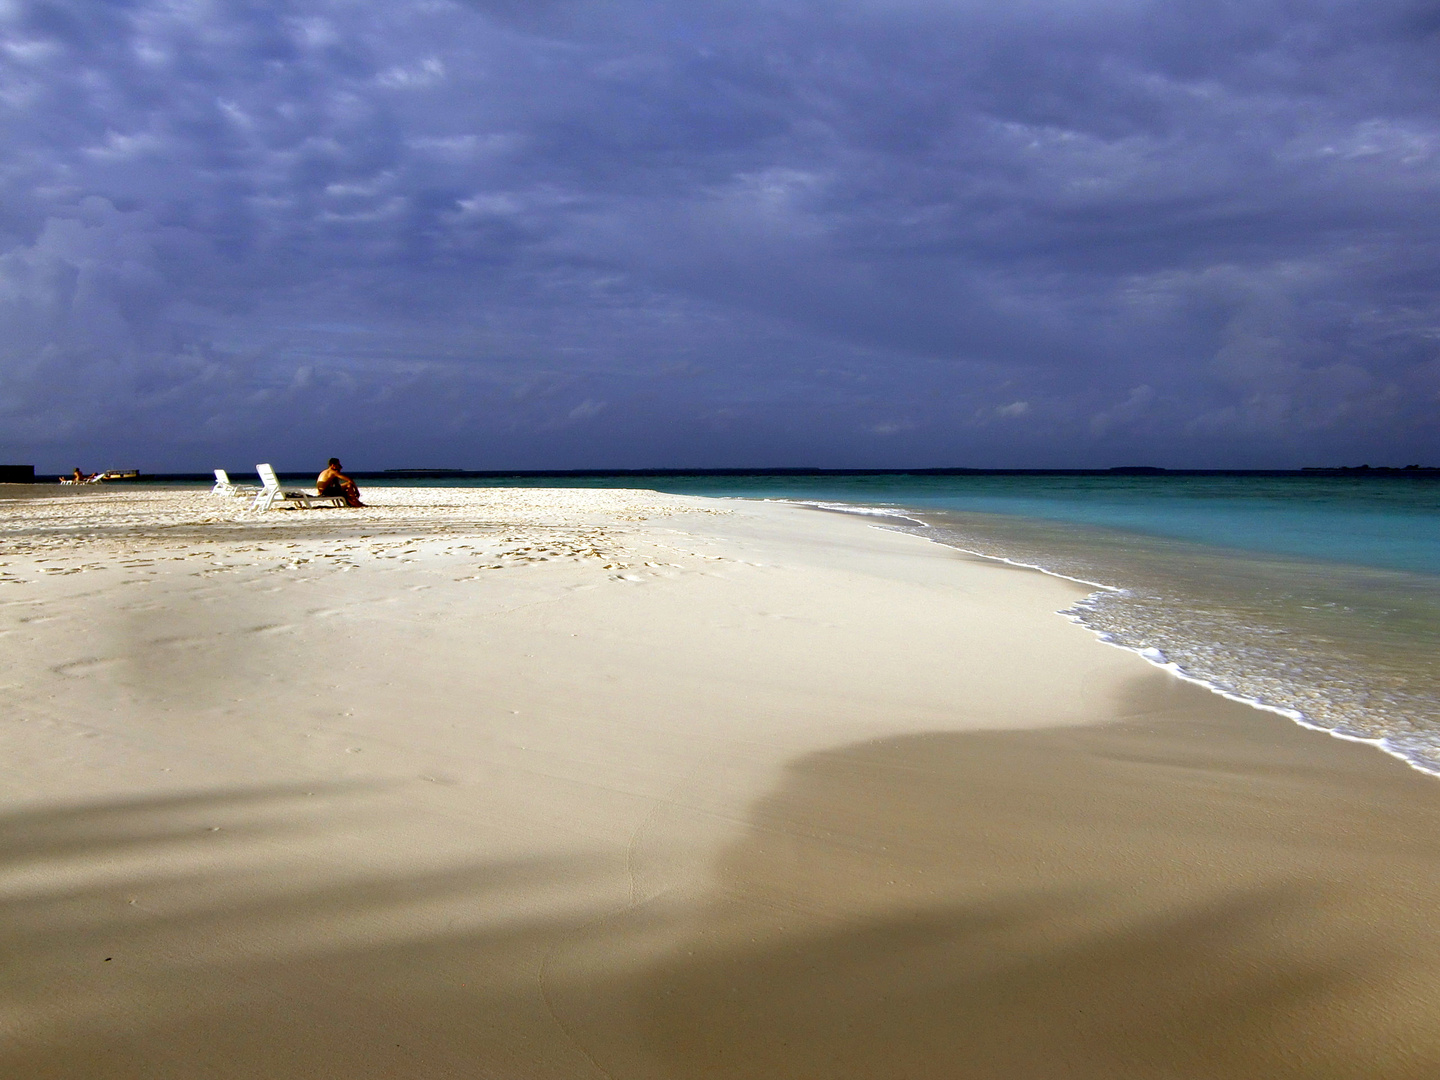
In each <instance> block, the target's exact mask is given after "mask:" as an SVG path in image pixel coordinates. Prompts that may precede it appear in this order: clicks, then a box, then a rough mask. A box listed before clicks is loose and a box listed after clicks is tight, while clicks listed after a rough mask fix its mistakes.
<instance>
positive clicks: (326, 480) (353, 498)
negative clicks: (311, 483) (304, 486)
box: [315, 457, 365, 506]
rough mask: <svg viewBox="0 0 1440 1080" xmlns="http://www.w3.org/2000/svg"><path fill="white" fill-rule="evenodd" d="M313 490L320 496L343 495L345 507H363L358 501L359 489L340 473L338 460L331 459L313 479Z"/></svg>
mask: <svg viewBox="0 0 1440 1080" xmlns="http://www.w3.org/2000/svg"><path fill="white" fill-rule="evenodd" d="M315 490H316V491H318V492H319V493H320V494H321V495H343V496H344V497H345V505H346V506H364V505H365V504H364V503H362V502H361V501H360V489H359V488H358V487H356V486H355V481H354V480H351V479H350V478H349V477H348V476H346V475H345V474H344V473H342V472H341V471H340V459H339V458H333V457H332V458H331V459H330V464H329V465H326V466H325V471H324V472H322V473H321V474H320V475H319V476H318V477H316V479H315Z"/></svg>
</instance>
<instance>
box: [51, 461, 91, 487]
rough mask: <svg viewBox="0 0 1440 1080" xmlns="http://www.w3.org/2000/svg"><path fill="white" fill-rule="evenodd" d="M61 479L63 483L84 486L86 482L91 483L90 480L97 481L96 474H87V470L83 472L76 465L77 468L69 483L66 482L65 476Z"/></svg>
mask: <svg viewBox="0 0 1440 1080" xmlns="http://www.w3.org/2000/svg"><path fill="white" fill-rule="evenodd" d="M60 479H61V481H62V482H68V483H71V484H84V483H86V482H88V481H90V480H94V479H95V474H94V473H87V472H85V470H83V469H82V468H80V466H79V465H76V466H75V471H74V472H73V473H71V474H70V479H69V480H68V481H65V477H63V476H62V477H61V478H60Z"/></svg>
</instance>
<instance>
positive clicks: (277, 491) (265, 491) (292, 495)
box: [251, 465, 345, 510]
mask: <svg viewBox="0 0 1440 1080" xmlns="http://www.w3.org/2000/svg"><path fill="white" fill-rule="evenodd" d="M255 471H256V472H257V473H259V474H260V483H261V484H262V485H263V486H262V487H261V488H260V494H258V495H256V496H255V502H254V503H253V504H252V507H251V508H252V509H255V510H269V509H270V507H272V506H274V505H275V504H276V503H277V502H278V503H280V504H281V505H283V506H294V507H297V508H298V509H301V510H308V509H309V508H310V507H312V506H344V505H345V496H344V495H311V494H310V493H309V492H308V491H283V490H282V489H281V487H280V479H279V477H277V476H276V475H275V470H274V469H272V468H271V467H270V466H269V465H256V466H255Z"/></svg>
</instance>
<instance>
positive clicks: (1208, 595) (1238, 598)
mask: <svg viewBox="0 0 1440 1080" xmlns="http://www.w3.org/2000/svg"><path fill="white" fill-rule="evenodd" d="M481 482H482V481H470V483H481ZM518 482H522V483H526V484H533V483H536V482H537V481H534V480H528V479H527V480H524V481H518ZM543 482H544V483H549V484H554V485H564V486H576V485H578V484H585V485H593V486H605V487H610V486H624V487H648V488H658V489H660V490H664V491H673V492H678V493H687V494H696V495H709V496H719V497H740V498H760V499H783V500H788V501H795V502H803V503H813V504H821V505H829V506H832V507H834V508H837V509H838V508H842V507H843V508H847V509H851V510H857V509H864V508H868V509H870V510H872V511H873V510H879V511H882V512H889V513H898V514H903V515H906V516H908V517H910V518H913V519H915V520H917V521H921V522H924V525H923V526H916V525H913V524H907V523H905V522H904V521H901V520H899V519H895V518H892V519H890V520H891V521H892V522H893V523H894V527H898V528H904V529H906V530H907V531H913V532H915V533H917V534H919V535H923V536H927V537H929V538H930V539H932V540H935V541H937V542H939V543H944V544H949V545H953V546H955V547H958V548H962V549H965V550H967V551H973V552H977V553H979V554H983V555H988V556H993V557H996V558H1003V559H1008V560H1010V561H1012V562H1016V563H1022V564H1025V565H1028V566H1034V567H1037V568H1039V569H1043V570H1046V571H1049V572H1051V573H1055V574H1060V575H1063V576H1066V577H1071V578H1076V579H1079V580H1081V581H1084V582H1090V583H1095V584H1096V585H1097V586H1103V587H1097V589H1096V591H1095V593H1093V594H1092V595H1091V596H1090V597H1089V598H1088V599H1087V600H1085V601H1083V602H1082V603H1081V604H1079V605H1078V606H1077V607H1076V608H1074V609H1073V610H1072V611H1070V612H1069V613H1068V614H1069V615H1070V617H1071V618H1073V619H1075V621H1077V622H1079V623H1081V624H1082V625H1084V626H1086V627H1088V628H1089V629H1091V630H1092V631H1094V632H1095V633H1096V634H1098V635H1101V636H1102V637H1103V638H1104V639H1105V640H1107V641H1110V642H1111V643H1113V644H1116V645H1120V646H1122V647H1126V648H1130V649H1133V650H1135V651H1136V652H1139V653H1141V654H1142V655H1144V656H1145V657H1146V658H1147V659H1149V660H1150V661H1152V662H1153V663H1156V664H1160V665H1163V666H1166V667H1169V668H1170V669H1172V670H1174V671H1176V672H1177V673H1178V674H1181V675H1184V676H1186V677H1188V678H1191V679H1195V680H1197V681H1200V682H1202V683H1205V684H1206V685H1208V686H1210V687H1211V688H1213V689H1215V690H1217V691H1219V692H1221V693H1225V694H1228V695H1231V696H1234V697H1237V698H1241V699H1244V700H1247V701H1251V702H1254V703H1256V704H1260V705H1264V706H1267V707H1269V708H1272V709H1276V710H1279V711H1281V712H1283V713H1285V714H1286V715H1288V716H1290V717H1291V718H1292V719H1294V720H1296V721H1297V722H1300V723H1303V724H1306V725H1308V726H1311V727H1315V728H1319V729H1322V730H1326V731H1329V732H1331V733H1332V734H1335V735H1338V736H1341V737H1345V738H1351V739H1359V740H1364V741H1367V742H1372V743H1374V744H1375V745H1376V746H1378V747H1380V748H1381V749H1383V750H1385V751H1387V752H1389V753H1391V754H1394V755H1396V756H1397V757H1400V758H1403V759H1404V760H1405V761H1407V762H1409V763H1410V764H1412V765H1414V766H1415V767H1416V768H1419V769H1422V770H1424V771H1426V772H1430V773H1433V774H1436V775H1440V662H1437V657H1440V481H1437V480H1435V479H1433V478H1426V477H1414V478H1410V477H1394V476H1391V477H1372V478H1365V477H1341V476H1306V475H1283V476H1265V475H1255V476H1243V475H1242V476H1186V475H1174V474H1170V475H1150V476H1129V475H1115V474H1111V475H1099V476H1096V475H1084V476H1043V475H973V476H924V475H916V476H888V475H884V476H853V477H852V476H845V477H834V476H828V477H827V476H813V477H807V476H779V477H775V476H725V477H675V476H652V477H637V476H628V475H627V476H621V477H609V478H606V477H587V478H585V479H584V480H576V479H574V478H564V479H555V480H548V481H543ZM483 483H495V481H483ZM885 520H886V519H885V517H883V516H882V517H877V518H876V521H877V524H880V523H884V522H885Z"/></svg>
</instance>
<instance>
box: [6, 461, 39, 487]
mask: <svg viewBox="0 0 1440 1080" xmlns="http://www.w3.org/2000/svg"><path fill="white" fill-rule="evenodd" d="M34 482H35V466H34V465H0V484H33V483H34Z"/></svg>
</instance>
